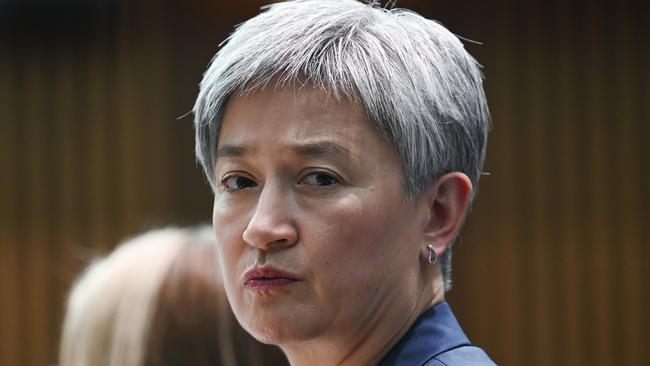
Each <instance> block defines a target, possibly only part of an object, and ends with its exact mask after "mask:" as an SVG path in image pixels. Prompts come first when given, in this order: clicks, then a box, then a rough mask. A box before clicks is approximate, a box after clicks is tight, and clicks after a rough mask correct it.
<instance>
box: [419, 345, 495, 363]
mask: <svg viewBox="0 0 650 366" xmlns="http://www.w3.org/2000/svg"><path fill="white" fill-rule="evenodd" d="M461 365H462V366H496V364H495V363H494V362H493V361H492V360H491V359H490V357H488V355H487V354H486V353H485V351H483V350H482V349H480V348H478V347H475V346H462V347H458V348H453V349H450V350H448V351H445V352H443V353H440V354H438V355H436V356H435V357H433V358H432V359H430V360H429V361H427V362H425V363H424V365H423V366H461Z"/></svg>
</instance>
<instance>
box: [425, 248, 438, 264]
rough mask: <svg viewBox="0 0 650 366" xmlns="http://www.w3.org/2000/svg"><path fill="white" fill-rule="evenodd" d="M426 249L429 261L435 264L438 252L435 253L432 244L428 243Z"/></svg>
mask: <svg viewBox="0 0 650 366" xmlns="http://www.w3.org/2000/svg"><path fill="white" fill-rule="evenodd" d="M427 250H429V263H431V264H436V262H438V254H436V250H435V249H434V248H433V245H431V244H428V245H427Z"/></svg>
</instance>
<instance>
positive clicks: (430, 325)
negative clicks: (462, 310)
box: [378, 302, 495, 366]
mask: <svg viewBox="0 0 650 366" xmlns="http://www.w3.org/2000/svg"><path fill="white" fill-rule="evenodd" d="M378 366H495V363H494V362H492V360H491V359H490V357H488V355H487V354H485V352H484V351H483V350H482V349H480V348H478V347H475V346H473V345H472V344H471V343H470V342H469V339H468V338H467V336H466V335H465V333H464V332H463V330H462V329H461V327H460V325H459V324H458V321H457V320H456V317H455V316H454V313H453V312H452V311H451V308H450V307H449V304H447V303H446V302H442V303H440V304H438V305H436V306H434V307H432V308H431V309H429V310H427V311H426V312H424V314H422V315H420V317H419V318H418V320H416V321H415V324H413V326H412V327H411V329H410V330H409V331H408V332H407V333H406V335H405V336H404V337H403V338H402V339H401V340H400V341H399V343H398V344H397V345H395V347H393V349H392V350H390V352H388V354H387V355H386V357H384V359H383V360H382V361H381V362H380V363H379V365H378Z"/></svg>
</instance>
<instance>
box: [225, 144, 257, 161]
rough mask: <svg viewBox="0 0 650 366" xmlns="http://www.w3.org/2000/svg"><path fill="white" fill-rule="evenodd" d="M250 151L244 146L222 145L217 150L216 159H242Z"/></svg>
mask: <svg viewBox="0 0 650 366" xmlns="http://www.w3.org/2000/svg"><path fill="white" fill-rule="evenodd" d="M249 152H250V151H249V150H248V149H247V148H245V147H244V146H239V145H223V146H221V147H220V148H219V149H217V159H219V158H222V157H235V158H237V157H242V156H244V155H246V154H248V153H249Z"/></svg>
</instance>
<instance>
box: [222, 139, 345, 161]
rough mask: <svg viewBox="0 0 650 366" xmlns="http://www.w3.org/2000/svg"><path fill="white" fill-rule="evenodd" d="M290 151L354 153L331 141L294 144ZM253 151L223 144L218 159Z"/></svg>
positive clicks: (319, 153)
mask: <svg viewBox="0 0 650 366" xmlns="http://www.w3.org/2000/svg"><path fill="white" fill-rule="evenodd" d="M289 149H290V151H291V152H293V153H294V154H297V155H302V156H307V157H320V156H324V155H335V156H337V157H340V158H348V159H349V158H350V157H351V156H352V153H351V152H350V150H349V149H347V148H345V147H343V146H341V145H339V144H336V143H333V142H329V141H320V142H314V143H305V144H297V145H293V146H291V147H290V148H289ZM250 153H251V150H250V149H248V148H246V147H245V146H241V145H223V146H221V147H220V148H219V149H217V156H216V157H217V159H219V158H222V157H236V158H237V157H242V156H245V155H248V154H250Z"/></svg>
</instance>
